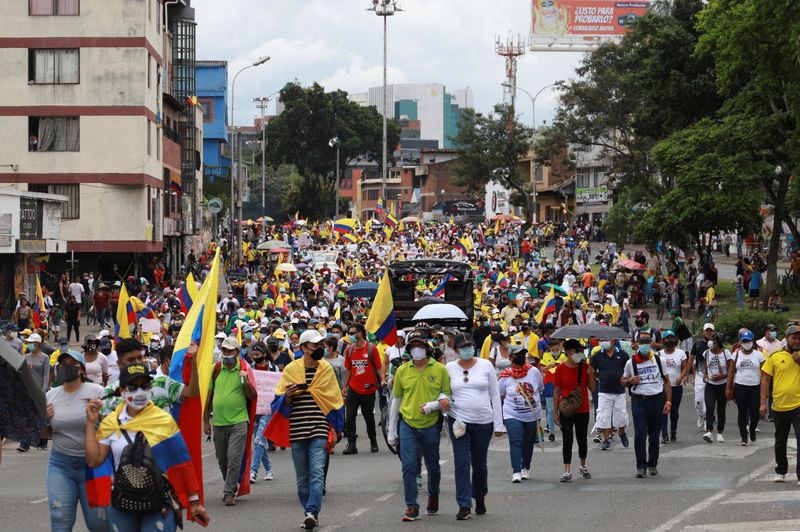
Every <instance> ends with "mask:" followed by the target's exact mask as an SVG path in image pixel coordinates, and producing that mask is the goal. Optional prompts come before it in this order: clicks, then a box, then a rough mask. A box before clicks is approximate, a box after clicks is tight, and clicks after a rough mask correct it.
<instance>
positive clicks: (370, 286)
mask: <svg viewBox="0 0 800 532" xmlns="http://www.w3.org/2000/svg"><path fill="white" fill-rule="evenodd" d="M377 293H378V283H373V282H372V281H361V282H358V283H355V284H354V285H353V286H351V287H350V288H348V289H347V295H348V296H350V297H368V298H370V299H372V298H374V297H375V294H377Z"/></svg>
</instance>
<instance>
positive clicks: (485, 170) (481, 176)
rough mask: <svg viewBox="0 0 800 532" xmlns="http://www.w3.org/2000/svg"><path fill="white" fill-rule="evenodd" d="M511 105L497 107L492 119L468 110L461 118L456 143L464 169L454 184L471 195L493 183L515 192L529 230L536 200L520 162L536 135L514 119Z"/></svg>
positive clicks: (491, 115) (457, 173)
mask: <svg viewBox="0 0 800 532" xmlns="http://www.w3.org/2000/svg"><path fill="white" fill-rule="evenodd" d="M512 112H513V110H512V109H511V107H510V106H508V105H495V106H494V111H493V112H492V113H490V114H488V115H482V114H481V113H476V112H475V111H473V110H471V109H466V110H464V112H463V113H462V114H461V118H460V120H459V124H458V133H457V134H456V136H455V138H454V139H453V142H454V143H455V146H456V150H457V151H458V156H459V159H460V161H461V163H462V164H461V165H460V166H459V168H458V169H457V170H456V175H455V177H454V179H453V183H454V184H456V185H459V186H465V187H467V189H468V190H469V191H471V192H476V191H482V190H484V187H485V186H486V185H487V184H488V183H489V182H491V181H494V182H496V183H499V184H500V185H502V186H504V187H506V188H508V189H510V190H512V193H514V195H515V197H516V198H518V200H519V201H520V204H521V206H522V208H523V211H524V212H525V227H526V228H527V227H529V226H530V224H531V223H532V222H533V210H534V206H533V198H532V194H531V192H532V191H531V184H530V181H529V179H528V176H523V175H522V174H521V173H520V171H519V160H520V159H521V158H522V157H524V156H526V155H527V154H528V151H529V150H530V147H531V136H532V134H533V131H532V130H531V129H530V128H528V127H525V126H523V125H522V124H520V123H519V122H518V121H517V120H516V119H512V116H511V113H512Z"/></svg>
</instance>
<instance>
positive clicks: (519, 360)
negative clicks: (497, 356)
mask: <svg viewBox="0 0 800 532" xmlns="http://www.w3.org/2000/svg"><path fill="white" fill-rule="evenodd" d="M525 358H526V357H525V355H516V356H514V358H512V359H511V362H513V363H514V364H516V365H517V366H523V365H525Z"/></svg>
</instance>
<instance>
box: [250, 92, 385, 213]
mask: <svg viewBox="0 0 800 532" xmlns="http://www.w3.org/2000/svg"><path fill="white" fill-rule="evenodd" d="M280 99H281V103H282V104H283V106H284V111H283V112H282V113H281V114H280V115H278V116H276V117H275V118H273V119H272V120H270V122H269V123H268V124H267V128H266V135H267V162H268V163H269V164H271V165H273V166H277V165H279V164H283V163H286V164H292V165H294V167H295V168H296V169H297V173H298V174H299V176H300V177H301V178H302V181H303V182H302V183H297V181H296V180H295V181H294V182H293V183H292V187H291V188H290V190H296V191H297V193H299V194H301V196H300V198H302V200H300V199H298V200H297V201H294V200H293V201H291V202H289V203H291V204H292V205H296V206H297V207H298V209H299V211H300V214H301V215H302V216H304V217H309V218H312V219H325V218H327V217H328V216H329V214H330V213H332V212H333V210H334V196H335V192H334V189H335V184H336V149H334V148H331V147H330V146H329V144H328V142H329V141H330V139H332V138H334V137H338V138H339V139H340V141H341V144H340V147H339V149H340V172H341V174H342V175H343V174H344V170H345V169H346V168H347V167H348V166H350V165H352V164H355V163H357V162H359V161H377V163H378V164H379V165H380V164H381V150H382V144H383V119H382V118H381V116H380V114H378V112H377V110H376V109H375V108H374V107H361V106H359V105H358V104H356V103H354V102H351V101H350V100H349V99H348V98H347V93H346V92H343V91H334V92H325V89H324V88H323V87H322V86H320V85H319V84H317V83H314V84H313V85H311V86H310V87H302V86H300V85H299V84H298V83H289V84H287V85H286V86H285V87H284V88H283V89H282V90H281V96H280ZM399 139H400V128H399V126H398V125H397V123H396V121H395V120H390V121H389V130H388V141H387V150H388V152H389V153H388V159H389V161H392V152H393V151H394V147H395V146H397V143H398V142H399ZM283 204H284V206H286V205H287V202H286V201H284V202H283ZM290 212H292V213H293V212H294V211H290Z"/></svg>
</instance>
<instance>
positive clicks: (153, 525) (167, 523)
mask: <svg viewBox="0 0 800 532" xmlns="http://www.w3.org/2000/svg"><path fill="white" fill-rule="evenodd" d="M108 520H109V521H110V522H111V530H113V532H150V531H152V530H159V531H160V532H175V530H177V528H178V526H177V524H175V514H174V513H172V510H170V511H169V512H167V515H166V516H164V515H163V514H162V513H161V512H153V513H150V514H134V513H130V512H121V511H119V510H117V509H115V508H114V507H113V506H109V507H108Z"/></svg>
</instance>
